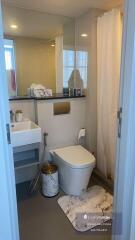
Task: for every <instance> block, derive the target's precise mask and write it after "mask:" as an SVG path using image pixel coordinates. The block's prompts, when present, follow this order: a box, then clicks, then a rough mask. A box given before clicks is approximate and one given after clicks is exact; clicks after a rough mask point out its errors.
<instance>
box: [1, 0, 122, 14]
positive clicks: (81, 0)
mask: <svg viewBox="0 0 135 240" xmlns="http://www.w3.org/2000/svg"><path fill="white" fill-rule="evenodd" d="M3 2H8V3H10V4H12V5H14V6H18V7H22V8H26V9H31V10H38V11H42V12H46V13H52V14H59V15H63V16H68V17H78V16H80V15H82V14H84V13H86V12H87V11H88V9H89V8H99V9H104V10H108V9H111V8H113V7H117V6H119V5H120V4H121V3H122V2H123V0H3Z"/></svg>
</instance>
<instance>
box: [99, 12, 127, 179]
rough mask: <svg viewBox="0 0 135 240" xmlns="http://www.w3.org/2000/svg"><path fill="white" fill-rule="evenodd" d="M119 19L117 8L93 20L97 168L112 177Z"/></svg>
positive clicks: (118, 75) (119, 39) (119, 40)
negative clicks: (95, 60)
mask: <svg viewBox="0 0 135 240" xmlns="http://www.w3.org/2000/svg"><path fill="white" fill-rule="evenodd" d="M121 36H122V21H121V14H120V11H119V10H118V9H113V10H112V11H110V12H106V13H105V14H104V15H103V16H102V17H99V18H98V23H97V71H98V72H97V119H98V120H97V168H98V169H99V170H100V171H101V172H102V173H103V174H104V175H105V176H106V177H107V178H111V179H113V178H114V163H115V146H116V129H117V109H118V95H119V79H120V56H121Z"/></svg>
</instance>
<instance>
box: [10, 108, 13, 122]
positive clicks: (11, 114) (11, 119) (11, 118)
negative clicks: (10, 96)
mask: <svg viewBox="0 0 135 240" xmlns="http://www.w3.org/2000/svg"><path fill="white" fill-rule="evenodd" d="M13 121H14V112H13V111H12V110H10V122H11V123H12V122H13Z"/></svg>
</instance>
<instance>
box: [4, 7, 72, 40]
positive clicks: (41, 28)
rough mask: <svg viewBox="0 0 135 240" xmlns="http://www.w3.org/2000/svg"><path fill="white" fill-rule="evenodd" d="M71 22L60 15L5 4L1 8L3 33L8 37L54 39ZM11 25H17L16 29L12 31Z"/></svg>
mask: <svg viewBox="0 0 135 240" xmlns="http://www.w3.org/2000/svg"><path fill="white" fill-rule="evenodd" d="M71 20H72V18H69V17H64V16H61V15H54V14H47V13H42V12H39V11H33V10H27V9H23V8H18V7H13V6H11V5H7V4H6V5H4V6H3V23H4V33H5V35H8V36H19V37H32V38H33V37H34V38H40V39H46V40H50V39H54V38H55V37H56V36H57V35H61V34H62V33H63V26H64V24H67V23H69V22H71ZM11 25H17V26H18V28H17V29H12V28H11Z"/></svg>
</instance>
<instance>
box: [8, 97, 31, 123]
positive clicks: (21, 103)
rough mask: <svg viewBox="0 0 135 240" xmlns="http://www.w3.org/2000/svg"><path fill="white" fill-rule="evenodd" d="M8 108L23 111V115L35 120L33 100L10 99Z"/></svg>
mask: <svg viewBox="0 0 135 240" xmlns="http://www.w3.org/2000/svg"><path fill="white" fill-rule="evenodd" d="M10 110H13V112H15V111H16V110H22V111H23V117H24V118H29V119H30V120H32V121H35V109H34V100H14V101H10Z"/></svg>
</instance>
